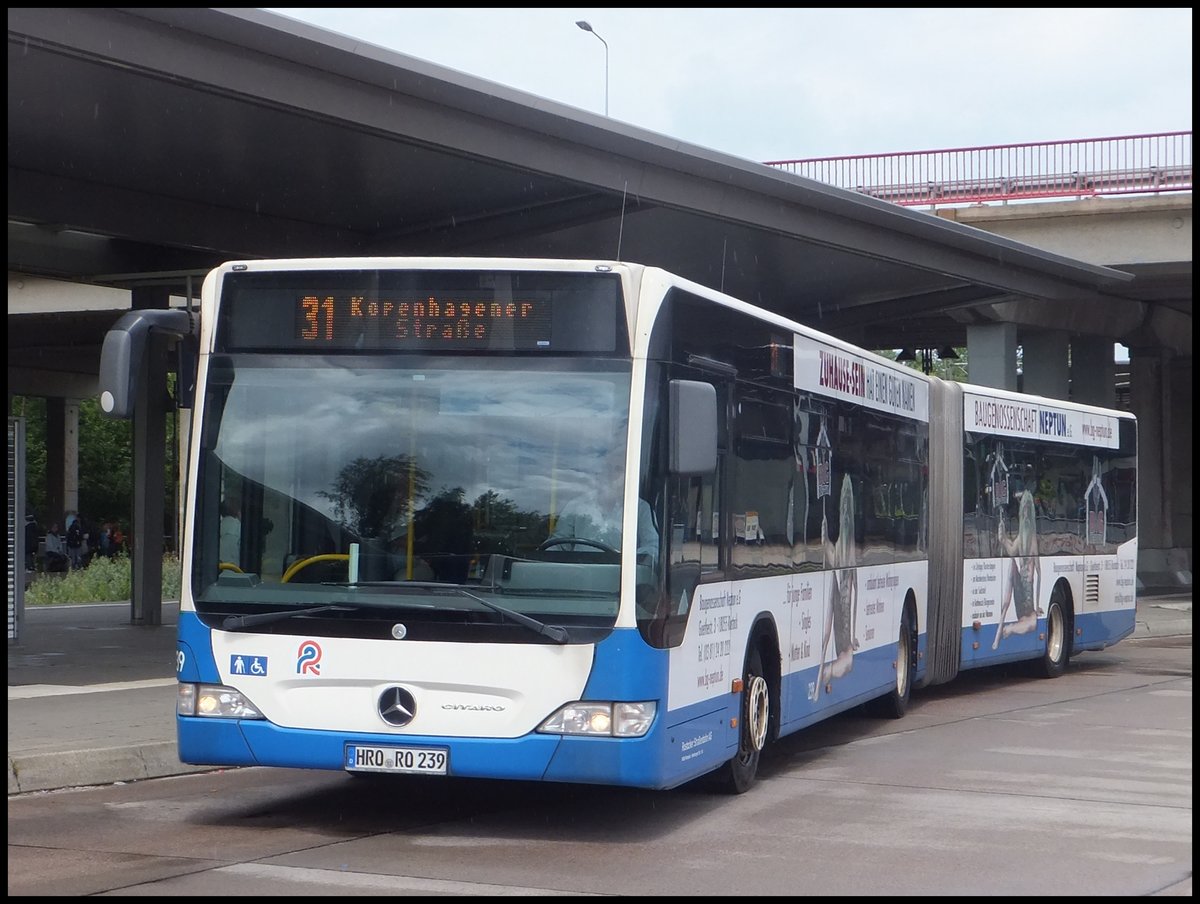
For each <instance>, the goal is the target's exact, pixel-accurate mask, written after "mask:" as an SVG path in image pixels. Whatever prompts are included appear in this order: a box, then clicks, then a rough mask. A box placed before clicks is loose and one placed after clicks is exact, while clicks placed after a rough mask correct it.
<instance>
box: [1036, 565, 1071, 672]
mask: <svg viewBox="0 0 1200 904" xmlns="http://www.w3.org/2000/svg"><path fill="white" fill-rule="evenodd" d="M1070 658H1071V638H1070V635H1069V633H1068V630H1067V601H1066V597H1065V595H1064V594H1063V592H1062V588H1061V587H1055V588H1054V591H1053V592H1052V593H1051V594H1050V606H1049V608H1048V609H1047V610H1046V650H1045V652H1044V653H1043V654H1042V660H1041V663H1040V664H1039V668H1038V672H1039V674H1040V675H1041V676H1042V677H1043V678H1057V677H1058V676H1059V675H1061V674H1062V673H1063V672H1065V671H1066V670H1067V662H1068V660H1069V659H1070Z"/></svg>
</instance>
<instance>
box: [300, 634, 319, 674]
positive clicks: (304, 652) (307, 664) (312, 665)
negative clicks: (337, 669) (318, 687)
mask: <svg viewBox="0 0 1200 904" xmlns="http://www.w3.org/2000/svg"><path fill="white" fill-rule="evenodd" d="M296 674H297V675H320V674H321V645H320V644H319V643H317V642H316V641H315V640H306V641H304V642H303V643H302V644H300V649H298V650H297V651H296Z"/></svg>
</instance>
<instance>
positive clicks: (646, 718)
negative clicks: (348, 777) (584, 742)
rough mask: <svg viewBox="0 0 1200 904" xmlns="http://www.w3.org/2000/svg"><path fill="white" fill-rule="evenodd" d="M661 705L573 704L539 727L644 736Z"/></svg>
mask: <svg viewBox="0 0 1200 904" xmlns="http://www.w3.org/2000/svg"><path fill="white" fill-rule="evenodd" d="M657 709H658V706H657V704H656V703H655V702H654V701H653V700H648V701H644V702H641V703H590V702H579V703H569V704H567V705H566V706H564V707H563V708H562V709H560V710H558V711H557V712H555V713H554V714H553V715H551V716H550V718H548V719H547V720H546V721H545V722H543V723H542V724H541V725H540V726H538V731H541V732H545V733H547V734H569V735H591V736H592V737H596V736H601V737H610V738H640V737H641V736H642V735H644V734H645V733H646V732H647V731H649V730H650V723H652V722H653V721H654V713H655V712H656V711H657Z"/></svg>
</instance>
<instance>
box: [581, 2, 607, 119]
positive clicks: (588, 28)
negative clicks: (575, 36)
mask: <svg viewBox="0 0 1200 904" xmlns="http://www.w3.org/2000/svg"><path fill="white" fill-rule="evenodd" d="M575 24H576V25H578V26H579V27H580V28H582V29H583V30H584V31H586V32H590V33H591V34H594V35H596V37H597V38H598V39H599V41H600V43H601V44H603V45H604V115H605V116H607V115H608V41H606V40H604V38H601V37H600V35H597V34H596V30H595V29H594V28H592V26H591V25H589V24H588V23H587V22H585V21H584V20H583V19H580V20H579V21H578V22H576V23H575Z"/></svg>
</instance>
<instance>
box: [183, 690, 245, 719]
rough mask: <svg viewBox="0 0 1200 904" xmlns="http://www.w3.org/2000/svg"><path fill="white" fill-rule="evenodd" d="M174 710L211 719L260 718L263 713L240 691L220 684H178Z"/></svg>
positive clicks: (186, 714) (184, 714)
mask: <svg viewBox="0 0 1200 904" xmlns="http://www.w3.org/2000/svg"><path fill="white" fill-rule="evenodd" d="M175 712H176V713H177V714H178V715H181V716H206V717H208V718H211V719H261V718H263V714H262V713H260V712H259V711H258V708H257V707H256V706H255V705H254V704H253V703H251V702H250V701H249V700H248V699H247V698H246V697H245V695H243V694H242V692H241V691H239V690H237V689H236V688H232V687H225V686H223V685H220V684H180V685H179V696H178V698H177V699H176V701H175Z"/></svg>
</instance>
